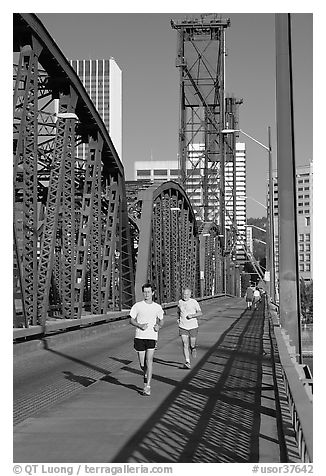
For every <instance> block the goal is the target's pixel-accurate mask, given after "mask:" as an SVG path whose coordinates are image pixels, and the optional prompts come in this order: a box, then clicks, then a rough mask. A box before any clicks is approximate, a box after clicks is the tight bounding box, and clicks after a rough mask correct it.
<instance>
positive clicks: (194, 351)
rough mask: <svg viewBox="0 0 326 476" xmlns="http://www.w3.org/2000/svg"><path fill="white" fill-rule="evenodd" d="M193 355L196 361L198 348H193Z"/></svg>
mask: <svg viewBox="0 0 326 476" xmlns="http://www.w3.org/2000/svg"><path fill="white" fill-rule="evenodd" d="M191 355H192V356H193V358H194V359H195V358H196V357H197V349H196V347H193V348H192V349H191Z"/></svg>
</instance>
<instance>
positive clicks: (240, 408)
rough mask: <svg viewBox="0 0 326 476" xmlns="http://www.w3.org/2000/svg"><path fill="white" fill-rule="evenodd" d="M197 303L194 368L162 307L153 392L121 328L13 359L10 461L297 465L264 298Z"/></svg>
mask: <svg viewBox="0 0 326 476" xmlns="http://www.w3.org/2000/svg"><path fill="white" fill-rule="evenodd" d="M202 309H203V311H204V317H203V318H202V319H201V323H200V330H199V338H198V356H197V359H196V360H194V361H193V362H192V368H191V370H184V369H182V364H183V358H182V350H181V344H180V341H179V337H178V332H177V326H176V320H175V319H176V316H175V314H173V312H175V311H173V310H169V311H168V313H167V315H166V318H165V326H164V328H163V329H162V330H161V331H160V339H159V346H158V350H157V351H156V354H155V363H154V377H153V382H152V395H151V396H150V397H144V396H142V395H141V393H140V392H141V389H142V378H141V374H140V370H139V367H138V362H137V358H136V354H135V352H134V351H133V349H132V340H133V334H134V329H133V328H132V327H131V326H129V325H125V326H120V327H116V328H113V329H112V330H111V331H110V332H109V333H105V334H103V333H102V334H97V335H96V336H93V337H92V338H88V339H87V340H85V339H84V340H80V341H79V342H70V343H66V344H65V345H61V346H55V345H54V344H53V343H52V341H51V340H49V341H48V343H47V348H46V349H43V350H38V351H35V352H32V353H29V354H25V355H24V354H22V355H19V356H16V357H15V358H14V417H15V422H16V425H15V426H14V435H13V447H14V457H13V460H14V462H15V463H17V462H25V463H28V462H33V463H42V462H44V463H53V462H56V463H78V462H84V463H113V462H116V463H127V462H131V463H146V462H149V463H167V462H171V463H178V462H184V463H187V462H188V463H190V462H194V463H218V462H222V463H232V462H237V463H248V462H268V463H273V462H298V461H299V459H298V453H297V447H296V444H295V440H294V437H293V433H292V430H291V428H290V424H289V412H288V408H287V404H286V397H285V394H284V389H283V383H282V378H281V374H280V371H279V360H278V353H277V348H276V346H275V341H274V338H273V332H272V331H271V330H270V327H269V321H268V319H267V318H265V317H264V305H263V304H261V306H260V308H259V309H258V310H254V311H247V310H245V303H244V300H243V299H240V298H227V297H225V298H220V299H217V300H212V301H206V302H203V303H202Z"/></svg>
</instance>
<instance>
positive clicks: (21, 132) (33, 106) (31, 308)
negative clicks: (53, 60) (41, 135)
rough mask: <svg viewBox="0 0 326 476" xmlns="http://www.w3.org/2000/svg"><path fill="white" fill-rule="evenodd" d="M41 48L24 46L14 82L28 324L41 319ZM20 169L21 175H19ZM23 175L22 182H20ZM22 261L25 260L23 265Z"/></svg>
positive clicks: (16, 164) (20, 253)
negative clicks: (38, 185)
mask: <svg viewBox="0 0 326 476" xmlns="http://www.w3.org/2000/svg"><path fill="white" fill-rule="evenodd" d="M40 51H41V47H40V45H39V44H38V42H36V41H34V42H33V45H32V46H28V45H26V46H24V47H23V48H21V52H20V57H19V66H18V72H17V76H16V82H15V85H14V187H15V193H16V190H17V189H18V188H22V194H21V195H22V204H21V207H20V209H21V213H20V212H19V211H18V210H17V207H16V205H15V204H14V228H16V230H15V235H17V220H18V219H19V217H20V218H21V220H22V228H21V233H20V235H21V236H20V237H19V238H18V241H19V245H18V246H17V256H18V261H19V266H18V267H17V272H18V276H19V281H20V287H21V289H23V294H22V296H23V299H24V312H25V320H26V322H27V323H30V324H35V323H36V319H37V305H36V300H35V296H36V294H37V234H36V230H37V215H36V210H37V193H36V190H37V187H36V184H37V141H36V138H37V111H38V109H37V102H38V55H39V53H40ZM18 172H19V177H18ZM18 178H19V183H18ZM20 262H21V263H22V264H21V265H20Z"/></svg>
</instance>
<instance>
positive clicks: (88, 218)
mask: <svg viewBox="0 0 326 476" xmlns="http://www.w3.org/2000/svg"><path fill="white" fill-rule="evenodd" d="M102 147H103V140H102V138H100V137H99V138H98V139H97V140H94V139H90V143H89V147H88V155H87V159H86V164H85V181H84V190H83V201H82V207H81V213H80V223H79V229H78V240H77V249H76V263H75V270H76V274H75V296H74V298H75V299H74V317H77V318H80V316H81V313H82V307H83V302H84V286H85V279H86V271H87V261H88V260H87V258H88V252H89V244H90V235H91V233H90V232H91V229H92V221H93V211H94V200H95V190H96V185H95V184H96V183H97V182H98V169H99V165H100V161H101V152H102ZM72 298H73V296H71V301H70V302H73V301H72ZM71 317H73V316H71Z"/></svg>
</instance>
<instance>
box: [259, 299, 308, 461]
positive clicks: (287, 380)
mask: <svg viewBox="0 0 326 476" xmlns="http://www.w3.org/2000/svg"><path fill="white" fill-rule="evenodd" d="M268 312H269V316H270V319H271V323H272V326H273V329H274V335H275V338H276V343H277V348H278V353H279V357H280V363H281V368H282V373H283V379H284V384H285V390H286V395H287V399H288V405H289V407H290V412H291V419H292V426H293V429H294V432H295V437H296V441H297V445H298V449H299V453H300V457H301V460H302V462H305V463H308V462H312V461H313V408H312V378H309V377H311V376H310V375H308V378H307V375H306V373H305V366H303V365H300V364H298V363H297V362H296V361H295V358H294V357H293V356H292V353H291V346H290V345H289V342H288V338H287V335H286V334H285V332H284V330H283V329H282V328H281V326H280V322H279V318H278V314H277V312H276V310H275V308H274V307H273V306H272V305H271V304H270V303H268Z"/></svg>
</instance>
